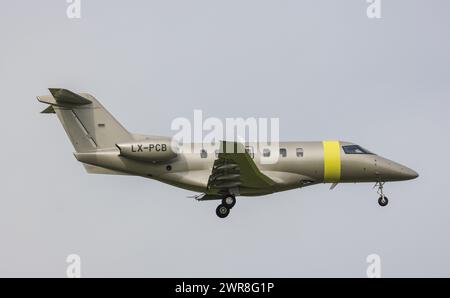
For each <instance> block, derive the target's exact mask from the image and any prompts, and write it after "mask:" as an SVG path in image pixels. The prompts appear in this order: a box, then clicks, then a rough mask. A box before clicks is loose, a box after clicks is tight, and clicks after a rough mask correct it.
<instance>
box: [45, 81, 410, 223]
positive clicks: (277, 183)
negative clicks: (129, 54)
mask: <svg viewBox="0 0 450 298" xmlns="http://www.w3.org/2000/svg"><path fill="white" fill-rule="evenodd" d="M49 90H50V93H51V95H47V96H38V97H37V98H38V100H39V101H40V102H42V103H45V104H48V105H49V106H48V107H47V108H46V109H45V110H44V111H43V112H42V113H47V114H49V113H56V115H57V116H58V118H59V120H60V121H61V123H62V125H63V127H64V129H65V131H66V133H67V135H68V136H69V139H70V140H71V142H72V144H73V146H74V147H75V151H76V153H75V157H76V159H77V160H78V161H80V162H81V163H83V164H84V166H85V168H86V170H87V172H88V173H93V174H114V175H135V176H142V177H146V178H151V179H155V180H158V181H161V182H164V183H168V184H170V185H173V186H177V187H181V188H184V189H188V190H191V191H196V192H199V193H201V194H200V195H198V196H196V199H197V200H221V204H220V205H219V206H218V207H217V209H216V214H217V216H219V217H220V218H225V217H227V216H228V214H229V213H230V209H231V208H233V206H234V205H235V203H236V196H260V195H266V194H271V193H275V192H279V191H285V190H290V189H294V188H301V187H305V186H310V185H314V184H318V183H332V186H331V189H332V188H334V187H335V186H336V185H337V184H338V183H350V182H353V183H358V182H374V183H375V186H376V187H377V188H378V193H379V195H380V197H379V199H378V203H379V204H380V205H381V206H386V205H387V204H388V198H387V197H386V196H385V195H384V193H383V185H384V183H385V182H388V181H401V180H410V179H414V178H417V177H418V174H417V173H416V172H415V171H413V170H411V169H409V168H407V167H406V166H403V165H401V164H398V163H396V162H393V161H390V160H388V159H386V158H383V157H381V156H379V155H376V154H374V153H372V152H370V151H368V150H366V149H364V148H362V147H361V146H359V145H356V144H353V143H349V142H340V141H324V142H280V143H279V149H278V150H277V152H270V149H263V150H255V148H257V144H253V143H248V144H246V146H245V145H244V144H241V143H237V142H225V141H223V142H221V146H220V150H218V151H217V150H216V151H214V148H213V146H212V145H203V144H200V146H201V149H200V150H197V151H196V150H194V151H193V152H191V153H183V152H178V151H177V150H174V149H173V148H172V147H173V146H172V140H171V138H169V137H158V136H144V135H137V134H132V133H129V132H128V131H127V130H126V129H125V128H124V127H123V126H122V125H121V124H120V123H119V122H118V121H117V120H116V119H114V117H113V116H112V115H111V114H110V113H109V112H108V111H107V110H106V109H105V108H104V107H103V106H102V105H101V104H100V103H99V102H98V101H97V100H96V99H95V98H94V97H93V96H92V95H90V94H85V93H80V94H76V93H73V92H71V91H69V90H66V89H49ZM197 145H198V144H197ZM271 154H278V155H279V156H278V158H277V162H275V163H263V162H261V161H262V159H263V158H264V157H267V156H270V155H271Z"/></svg>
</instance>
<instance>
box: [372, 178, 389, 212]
mask: <svg viewBox="0 0 450 298" xmlns="http://www.w3.org/2000/svg"><path fill="white" fill-rule="evenodd" d="M383 186H384V182H381V181H380V182H377V183H376V184H375V186H374V187H378V190H377V193H378V194H379V195H380V197H379V198H378V204H379V205H380V206H381V207H385V206H387V204H388V203H389V200H388V198H387V197H386V196H385V195H384V193H383Z"/></svg>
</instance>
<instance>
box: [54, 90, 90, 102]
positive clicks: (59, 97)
mask: <svg viewBox="0 0 450 298" xmlns="http://www.w3.org/2000/svg"><path fill="white" fill-rule="evenodd" d="M48 90H50V93H51V94H52V95H53V97H54V98H55V99H56V102H58V103H62V104H71V105H88V104H91V103H92V101H90V100H89V99H86V98H84V97H83V96H81V95H78V94H76V93H73V92H72V91H69V90H67V89H56V88H49V89H48Z"/></svg>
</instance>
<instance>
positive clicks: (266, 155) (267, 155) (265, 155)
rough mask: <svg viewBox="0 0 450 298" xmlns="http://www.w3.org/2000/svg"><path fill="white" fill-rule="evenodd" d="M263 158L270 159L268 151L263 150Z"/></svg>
mask: <svg viewBox="0 0 450 298" xmlns="http://www.w3.org/2000/svg"><path fill="white" fill-rule="evenodd" d="M263 156H264V157H270V149H267V148H265V149H263Z"/></svg>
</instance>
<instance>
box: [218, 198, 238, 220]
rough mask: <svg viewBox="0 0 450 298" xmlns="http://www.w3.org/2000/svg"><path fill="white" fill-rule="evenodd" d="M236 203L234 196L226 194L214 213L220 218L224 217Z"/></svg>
mask: <svg viewBox="0 0 450 298" xmlns="http://www.w3.org/2000/svg"><path fill="white" fill-rule="evenodd" d="M234 205H236V197H235V196H232V195H227V196H226V197H224V198H223V199H222V204H220V205H219V206H218V207H217V209H216V214H217V216H218V217H220V218H225V217H227V216H228V215H229V214H230V210H231V208H233V207H234Z"/></svg>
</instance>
